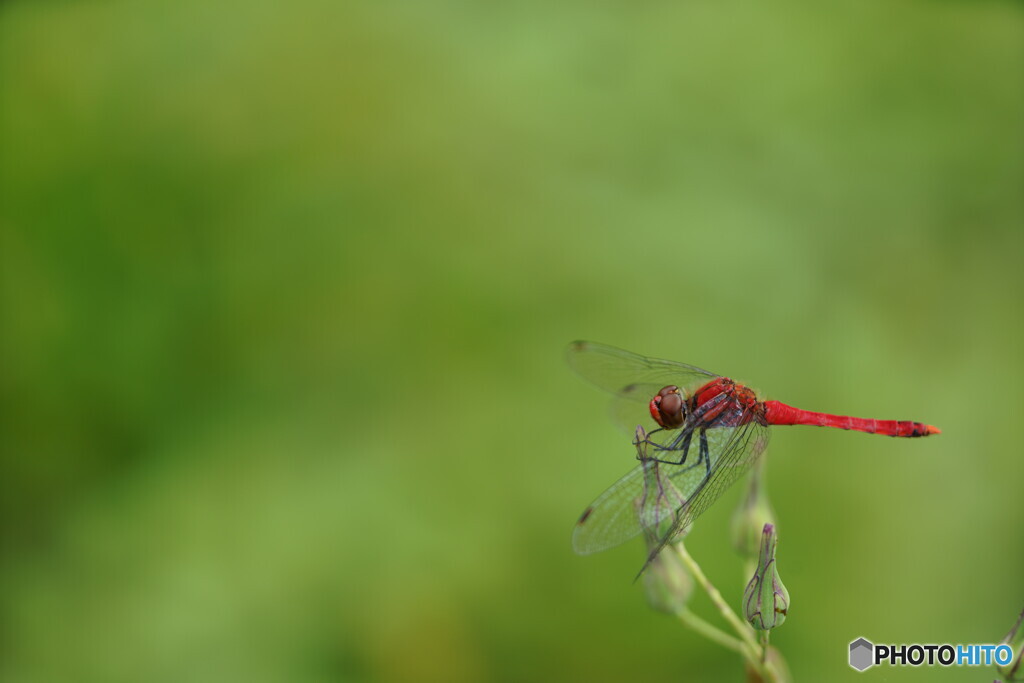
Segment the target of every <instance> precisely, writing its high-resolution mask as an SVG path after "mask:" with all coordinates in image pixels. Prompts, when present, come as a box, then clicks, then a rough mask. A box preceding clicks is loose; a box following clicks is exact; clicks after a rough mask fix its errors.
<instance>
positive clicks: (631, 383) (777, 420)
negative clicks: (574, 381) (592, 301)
mask: <svg viewBox="0 0 1024 683" xmlns="http://www.w3.org/2000/svg"><path fill="white" fill-rule="evenodd" d="M568 361H569V365H570V367H572V369H573V370H575V371H576V373H577V374H579V375H580V376H581V377H583V378H584V379H586V380H588V381H589V382H591V383H592V384H594V385H596V386H597V387H598V388H600V389H603V390H604V391H606V392H608V393H610V394H612V396H613V399H612V416H613V419H614V420H615V421H616V422H617V423H618V424H619V425H620V426H621V427H624V428H625V429H626V430H627V431H630V430H632V431H633V434H634V436H633V445H634V446H635V447H636V451H637V456H636V457H637V460H639V461H640V462H639V464H638V465H636V466H635V467H634V468H633V469H632V470H630V472H629V473H628V474H626V476H624V477H622V478H621V479H619V480H618V481H617V482H615V483H614V484H612V485H611V487H609V488H608V490H606V491H605V492H604V493H602V494H601V495H600V496H598V497H597V499H596V500H594V502H593V503H591V504H590V505H589V506H588V507H587V509H586V510H584V511H583V514H582V515H580V518H579V520H578V521H577V523H576V528H575V529H574V531H573V537H572V543H573V549H574V550H575V551H576V552H577V553H578V554H580V555H589V554H591V553H596V552H599V551H602V550H606V549H608V548H611V547H614V546H617V545H619V544H621V543H624V542H626V541H628V540H630V539H631V538H633V537H634V536H637V535H639V534H640V533H643V534H644V535H645V537H646V538H647V542H648V548H649V553H648V556H647V561H646V562H645V564H644V568H643V569H641V573H642V572H643V570H644V569H646V568H647V566H648V565H649V564H650V563H651V561H652V560H654V558H655V557H656V556H657V555H658V553H659V552H660V551H661V550H662V549H663V548H664V547H665V545H666V544H668V543H670V542H671V541H672V540H673V539H676V538H678V537H680V536H681V535H683V534H684V533H685V532H686V531H687V530H688V529H689V527H690V525H691V524H692V523H693V521H694V520H695V519H696V518H697V517H699V516H700V515H701V514H702V513H703V512H704V511H705V510H707V509H708V508H709V507H710V506H711V504H712V503H714V502H715V501H716V500H717V499H718V497H719V496H721V495H722V493H723V492H725V490H726V489H728V488H729V487H730V486H731V485H732V484H733V483H735V482H736V480H737V479H739V478H740V477H741V476H743V474H744V473H745V472H747V470H749V469H750V467H751V465H753V464H754V462H755V461H756V460H757V458H758V457H759V456H760V455H761V454H762V453H763V452H764V450H765V448H766V447H767V445H768V436H769V430H768V427H770V426H775V425H813V426H818V427H835V428H838V429H847V430H854V431H858V432H867V433H869V434H882V435H886V436H894V437H923V436H930V435H932V434H939V433H940V431H939V429H937V428H936V427H933V426H931V425H927V424H922V423H920V422H912V421H908V420H873V419H866V418H860V417H849V416H843V415H832V414H829V413H816V412H812V411H809V410H801V409H799V408H794V407H792V406H789V405H786V404H785V403H782V402H780V401H762V400H761V399H760V398H758V396H757V394H756V393H755V392H754V391H753V390H751V389H750V388H748V387H746V386H744V385H742V384H738V383H736V382H734V381H733V380H731V379H729V378H728V377H724V376H722V375H717V374H715V373H713V372H708V371H707V370H702V369H700V368H698V367H694V366H693V365H687V364H685V363H677V362H675V361H671V360H661V359H658V358H646V357H644V356H640V355H637V354H635V353H630V352H629V351H624V350H622V349H617V348H615V347H613V346H605V345H604V344H597V343H594V342H588V341H577V342H573V343H572V344H570V346H569V351H568ZM645 408H646V410H645Z"/></svg>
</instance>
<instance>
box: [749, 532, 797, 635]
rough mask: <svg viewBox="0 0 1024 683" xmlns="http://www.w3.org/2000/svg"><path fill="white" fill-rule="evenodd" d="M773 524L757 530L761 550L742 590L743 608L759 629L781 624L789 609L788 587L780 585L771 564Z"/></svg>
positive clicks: (773, 555)
mask: <svg viewBox="0 0 1024 683" xmlns="http://www.w3.org/2000/svg"><path fill="white" fill-rule="evenodd" d="M777 542H778V539H777V538H776V536H775V527H774V526H773V525H771V524H765V525H764V530H763V531H762V533H761V553H760V555H758V559H757V569H756V570H755V571H754V577H753V578H752V579H750V583H748V584H747V589H746V590H745V591H744V592H743V611H744V615H745V616H746V617H747V621H749V622H750V625H751V626H753V627H754V628H756V629H757V630H759V631H767V630H769V629H773V628H775V627H777V626H782V622H784V621H785V620H786V614H787V613H788V612H789V591H787V590H786V587H785V586H784V585H782V579H781V578H779V572H778V568H777V567H776V565H775V546H776V544H777Z"/></svg>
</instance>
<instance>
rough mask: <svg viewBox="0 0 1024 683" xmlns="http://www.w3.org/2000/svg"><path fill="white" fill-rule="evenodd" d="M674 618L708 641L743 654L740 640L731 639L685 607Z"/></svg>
mask: <svg viewBox="0 0 1024 683" xmlns="http://www.w3.org/2000/svg"><path fill="white" fill-rule="evenodd" d="M676 616H677V617H678V618H679V621H681V622H683V624H685V625H686V626H688V627H689V628H691V629H692V630H694V631H696V632H697V633H699V634H701V635H702V636H704V637H705V638H707V639H708V640H713V641H714V642H716V643H718V644H719V645H721V646H722V647H726V648H728V649H730V650H735V651H736V652H739V653H741V654H742V653H743V643H742V642H741V641H740V640H738V639H736V638H733V637H732V636H730V635H729V634H728V633H726V632H725V631H723V630H722V629H720V628H718V627H717V626H712V625H711V624H709V623H708V622H706V621H704V620H703V619H701V618H700V617H698V616H697V615H696V614H694V613H693V612H691V611H690V610H688V609H686V608H685V607H684V608H683V609H681V610H679V611H678V612H676Z"/></svg>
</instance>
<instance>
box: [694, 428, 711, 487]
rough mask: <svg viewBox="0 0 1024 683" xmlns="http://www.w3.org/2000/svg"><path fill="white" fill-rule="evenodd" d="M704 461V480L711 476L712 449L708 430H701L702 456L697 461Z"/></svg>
mask: <svg viewBox="0 0 1024 683" xmlns="http://www.w3.org/2000/svg"><path fill="white" fill-rule="evenodd" d="M701 460H703V461H704V470H705V474H704V481H707V480H708V479H710V478H711V449H710V448H708V430H706V429H702V430H700V456H699V457H698V460H697V462H700V461H701Z"/></svg>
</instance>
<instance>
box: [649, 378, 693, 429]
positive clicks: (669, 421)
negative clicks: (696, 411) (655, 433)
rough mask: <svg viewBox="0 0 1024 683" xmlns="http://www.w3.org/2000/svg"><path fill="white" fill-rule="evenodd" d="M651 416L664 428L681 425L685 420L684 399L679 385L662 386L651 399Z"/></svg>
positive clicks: (673, 427) (674, 427)
mask: <svg viewBox="0 0 1024 683" xmlns="http://www.w3.org/2000/svg"><path fill="white" fill-rule="evenodd" d="M650 409H651V417H653V418H654V421H655V422H657V423H658V425H659V426H661V427H663V428H664V429H676V428H677V427H682V426H683V423H684V422H685V421H686V401H684V400H683V394H682V393H681V392H680V391H679V387H677V386H675V385H674V384H670V385H669V386H667V387H662V389H661V391H659V392H658V395H657V396H655V397H654V398H652V399H651V404H650Z"/></svg>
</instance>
